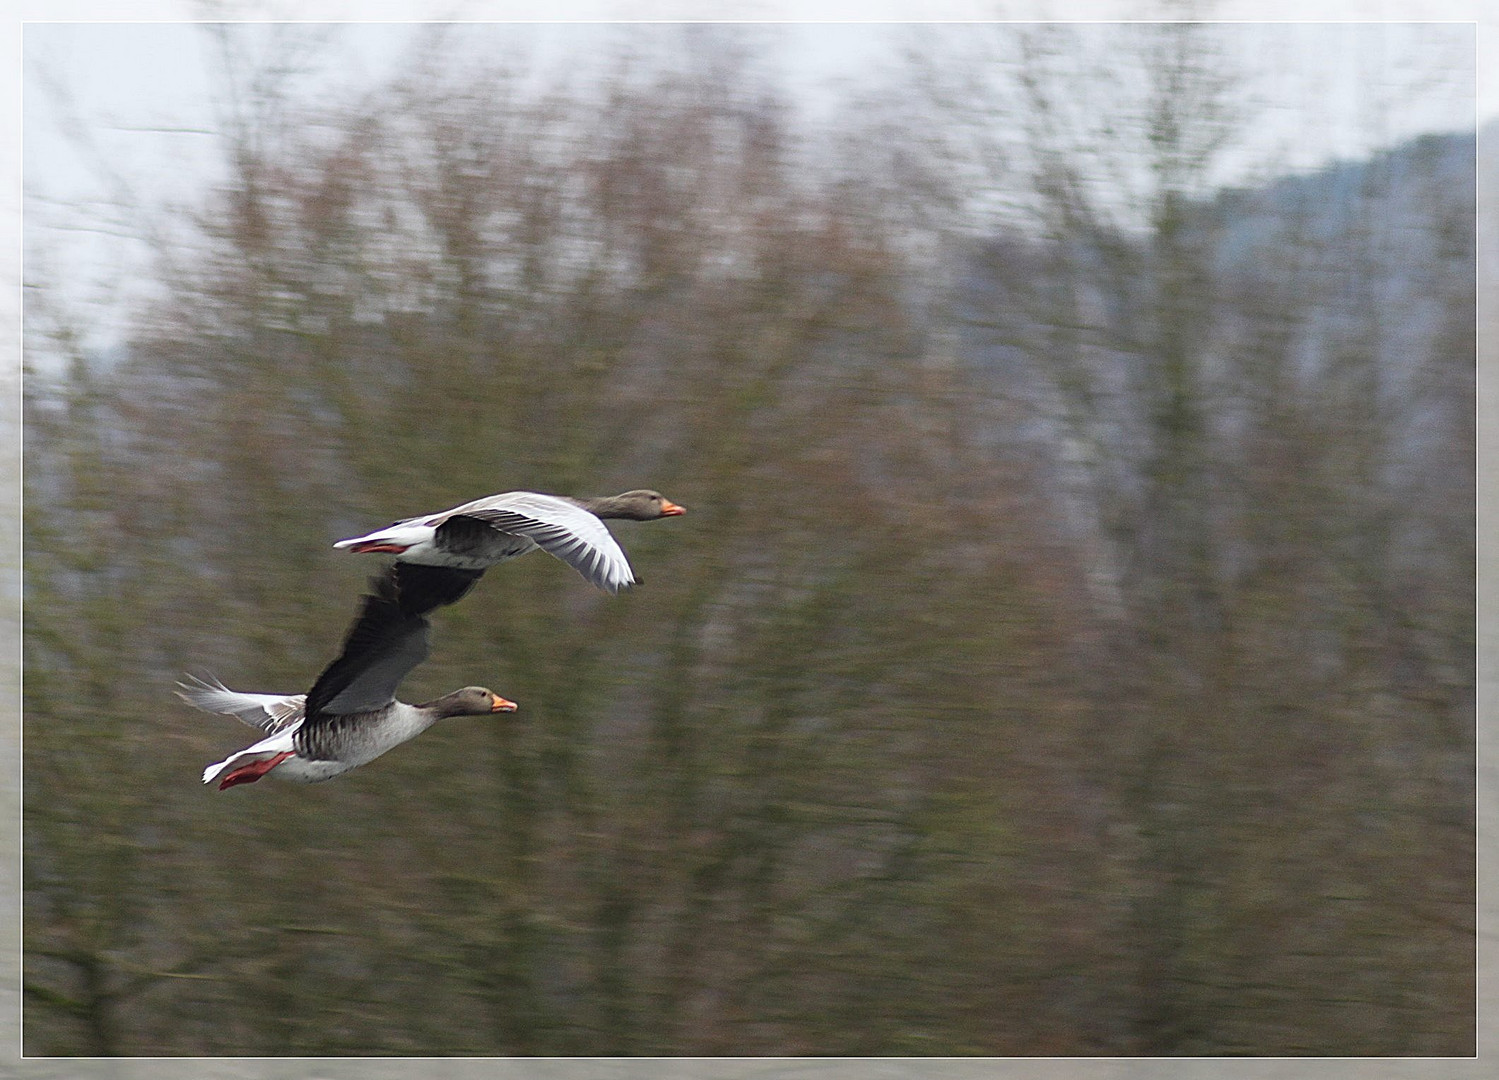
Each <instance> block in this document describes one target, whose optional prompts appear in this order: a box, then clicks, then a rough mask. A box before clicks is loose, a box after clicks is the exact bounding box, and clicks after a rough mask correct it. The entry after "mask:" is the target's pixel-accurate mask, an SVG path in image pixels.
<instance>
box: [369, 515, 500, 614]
mask: <svg viewBox="0 0 1499 1080" xmlns="http://www.w3.org/2000/svg"><path fill="white" fill-rule="evenodd" d="M484 528H485V529H486V530H489V531H491V532H492V531H493V530H491V529H489V526H487V525H486V526H484ZM391 573H392V575H393V576H394V578H395V582H394V584H395V589H396V602H397V603H398V604H400V605H401V610H402V611H403V612H405V613H406V614H407V615H425V614H427V612H429V611H431V610H432V609H433V608H439V607H445V606H446V605H448V604H456V603H457V602H458V601H459V600H461V599H463V597H464V595H465V594H466V593H467V592H468V591H469V590H470V589H472V588H473V587H474V582H476V581H478V580H479V579H480V578H481V577H483V576H484V571H483V570H459V569H457V568H456V567H452V566H427V565H424V564H423V563H409V562H396V563H395V564H394V565H393V566H392V568H391Z"/></svg>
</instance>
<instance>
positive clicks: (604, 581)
mask: <svg viewBox="0 0 1499 1080" xmlns="http://www.w3.org/2000/svg"><path fill="white" fill-rule="evenodd" d="M461 518H468V519H472V520H475V521H482V522H484V523H485V524H487V525H489V526H490V527H491V528H493V529H497V530H499V531H500V532H503V533H510V534H512V535H515V536H521V537H524V538H525V539H527V540H530V541H531V542H532V543H534V544H535V545H536V546H537V547H539V548H541V549H542V550H543V551H545V552H547V553H548V554H550V555H554V556H556V557H557V558H559V559H561V560H562V561H563V562H565V563H567V565H569V566H571V567H572V568H573V569H574V570H576V571H577V572H578V573H580V574H582V575H583V576H584V577H585V578H587V579H588V581H589V582H591V583H592V584H594V585H596V586H597V587H598V588H600V589H603V590H604V591H605V592H610V593H617V592H619V590H620V589H623V588H625V587H626V586H627V585H633V584H634V583H635V572H634V571H633V570H631V569H630V561H629V560H628V559H627V558H625V553H624V551H623V550H622V549H621V548H620V546H619V543H618V542H617V541H616V540H615V539H614V536H613V534H612V533H610V532H609V530H608V528H607V527H606V526H605V525H604V523H603V522H602V521H601V520H599V519H598V518H597V517H595V516H594V515H593V514H591V513H589V512H588V511H587V510H584V509H583V508H582V507H581V506H578V505H577V504H576V503H573V502H570V501H569V500H567V499H562V498H559V497H557V496H555V495H541V494H537V493H536V492H531V491H512V492H508V493H507V494H505V495H494V496H491V497H490V498H488V499H479V500H476V501H475V502H472V503H466V504H464V505H463V506H460V507H456V508H455V509H453V510H450V511H448V512H447V513H446V514H445V515H442V521H441V522H437V521H433V522H430V523H431V524H437V525H438V527H439V529H441V528H442V526H443V524H445V523H446V522H447V521H449V520H455V519H461Z"/></svg>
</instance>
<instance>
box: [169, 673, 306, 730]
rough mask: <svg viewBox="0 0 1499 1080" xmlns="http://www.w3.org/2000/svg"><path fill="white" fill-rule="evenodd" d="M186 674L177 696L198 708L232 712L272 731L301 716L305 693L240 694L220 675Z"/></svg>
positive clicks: (215, 711) (235, 715)
mask: <svg viewBox="0 0 1499 1080" xmlns="http://www.w3.org/2000/svg"><path fill="white" fill-rule="evenodd" d="M187 678H188V680H189V681H188V682H180V683H178V684H177V696H178V697H180V698H181V699H182V700H183V701H185V702H187V703H188V704H189V705H191V706H192V707H193V708H195V709H202V710H203V711H204V712H210V713H218V714H219V715H220V716H232V717H234V718H236V719H238V720H243V721H244V722H245V723H247V724H250V725H251V726H253V727H258V728H260V730H261V731H265V732H269V733H271V734H275V733H276V732H278V731H280V730H281V729H283V728H286V727H290V726H291V725H292V724H295V723H296V722H297V721H298V720H300V719H302V703H303V701H304V700H306V695H304V694H241V693H239V692H238V691H236V690H231V689H229V688H228V687H227V686H225V685H224V684H223V683H221V682H219V681H218V680H217V679H214V680H213V681H212V682H209V681H208V680H206V679H200V678H198V677H197V676H196V675H189V676H188V677H187Z"/></svg>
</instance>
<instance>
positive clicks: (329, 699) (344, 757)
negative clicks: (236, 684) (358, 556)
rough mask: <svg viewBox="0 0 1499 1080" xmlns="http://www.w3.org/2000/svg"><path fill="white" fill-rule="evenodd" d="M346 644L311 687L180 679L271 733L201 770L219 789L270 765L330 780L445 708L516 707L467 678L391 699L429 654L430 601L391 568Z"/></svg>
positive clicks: (192, 696)
mask: <svg viewBox="0 0 1499 1080" xmlns="http://www.w3.org/2000/svg"><path fill="white" fill-rule="evenodd" d="M372 585H373V592H372V593H370V594H369V595H367V596H365V598H364V603H363V606H362V608H361V610H360V613H359V617H358V618H357V619H355V620H354V625H353V626H351V627H350V628H349V633H348V636H347V637H346V638H345V639H344V647H343V652H341V653H340V654H339V656H338V659H336V660H334V661H333V663H331V664H329V665H328V666H327V668H325V669H324V671H323V673H322V674H321V675H319V676H318V679H317V682H315V683H313V684H312V689H311V690H309V691H308V692H307V693H305V694H291V695H279V694H240V693H236V692H235V691H233V690H230V689H229V688H228V687H226V686H224V685H223V684H222V683H218V682H212V683H210V682H204V681H203V680H201V679H194V680H193V682H192V683H178V686H179V688H180V689H179V690H178V696H179V697H181V698H182V699H183V700H184V701H186V702H187V703H188V704H189V705H192V706H194V707H195V708H199V709H202V710H203V711H204V712H211V713H220V714H222V715H225V716H234V717H238V718H239V719H240V720H243V721H245V722H246V723H248V724H253V725H255V726H256V727H258V728H260V729H262V730H263V731H266V732H268V733H269V735H268V737H267V738H264V739H262V740H260V742H258V743H255V744H253V745H252V746H248V747H246V748H245V749H243V750H241V751H240V752H239V753H237V754H232V755H230V756H229V757H228V758H226V759H225V760H223V761H219V762H215V763H214V764H212V765H210V766H208V768H206V769H204V770H203V782H204V783H205V784H210V783H212V782H213V781H215V780H217V781H218V782H219V790H220V791H222V790H224V789H225V788H229V787H233V786H234V785H235V784H252V783H254V782H255V781H256V780H259V779H260V778H261V777H262V776H264V775H265V774H266V773H268V772H270V771H271V770H272V769H274V770H276V775H277V776H280V777H284V778H285V779H288V780H298V781H301V782H302V783H308V784H310V783H315V782H317V781H319V780H328V779H330V778H332V777H335V776H337V775H339V774H340V773H345V772H348V771H349V770H350V769H353V768H356V767H358V766H360V765H363V764H365V763H366V762H369V761H373V760H374V759H375V758H377V757H379V756H380V755H381V754H383V753H385V752H386V751H387V750H389V749H391V748H392V747H396V746H399V745H400V744H401V743H403V742H406V741H407V740H408V739H413V738H415V737H416V736H418V735H420V734H421V733H422V732H423V731H426V730H427V729H428V728H429V727H431V726H432V725H433V724H435V723H437V721H439V720H441V719H443V718H445V717H449V716H483V715H487V714H489V713H497V712H514V711H515V709H516V705H515V702H513V701H507V700H505V699H504V698H502V697H500V696H499V695H498V694H496V693H494V692H493V691H491V690H486V689H484V688H483V687H480V686H466V687H464V688H463V689H462V690H455V691H453V692H452V693H451V694H445V695H443V696H442V697H440V698H437V699H436V700H434V701H429V702H427V703H426V704H424V705H407V704H405V703H403V702H400V701H397V700H396V699H395V694H396V687H398V686H399V685H400V684H401V680H402V679H404V678H405V677H406V673H407V672H409V671H410V670H411V669H412V668H414V667H416V665H417V664H419V663H421V662H422V661H423V660H424V659H426V657H427V647H428V646H427V630H428V627H429V625H430V624H429V623H428V622H427V620H426V618H425V617H424V616H423V615H422V613H421V611H417V610H413V609H415V608H421V607H422V604H423V603H425V602H427V600H426V599H425V598H422V597H420V596H410V597H407V598H406V600H407V602H406V604H404V605H403V603H402V597H401V590H402V587H403V582H402V580H401V578H400V576H399V575H397V574H396V573H395V572H394V571H392V572H390V573H388V574H386V575H384V576H382V577H379V578H376V579H374V580H373V582H372Z"/></svg>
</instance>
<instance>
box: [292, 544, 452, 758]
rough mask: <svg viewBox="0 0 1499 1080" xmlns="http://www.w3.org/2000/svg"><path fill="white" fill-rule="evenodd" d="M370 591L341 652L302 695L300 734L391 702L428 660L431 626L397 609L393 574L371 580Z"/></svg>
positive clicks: (397, 600)
mask: <svg viewBox="0 0 1499 1080" xmlns="http://www.w3.org/2000/svg"><path fill="white" fill-rule="evenodd" d="M370 588H371V592H370V593H369V594H368V595H366V596H365V598H364V603H363V606H362V607H361V608H360V611H359V617H358V618H357V619H355V620H354V625H353V626H351V627H349V632H348V635H347V636H346V637H345V638H344V647H343V652H341V653H339V655H338V659H336V660H334V661H333V663H331V664H329V665H328V666H327V667H326V668H324V669H323V673H322V674H321V675H319V676H318V678H317V682H315V683H313V684H312V689H311V690H309V691H307V709H306V713H307V719H306V720H305V721H303V725H302V727H303V730H304V731H308V730H312V729H315V728H318V727H321V726H326V725H327V724H328V723H329V722H330V720H331V718H332V717H335V716H340V715H343V714H345V713H357V712H369V711H371V710H374V709H380V708H384V707H385V706H386V705H389V704H390V703H391V702H392V701H394V700H395V696H396V688H397V687H398V686H400V685H401V680H402V679H404V678H405V677H406V674H407V672H409V671H410V670H411V669H412V668H414V667H416V665H418V664H420V663H421V662H422V661H423V660H425V659H426V658H427V629H428V627H429V626H430V624H429V623H428V622H427V620H426V619H425V618H424V617H422V616H421V615H420V614H413V613H411V612H409V611H405V610H403V609H402V606H401V600H400V586H399V581H398V577H397V575H396V573H395V572H394V570H391V571H387V572H386V573H385V574H383V575H381V576H379V577H374V578H371V579H370Z"/></svg>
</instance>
